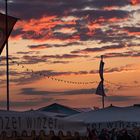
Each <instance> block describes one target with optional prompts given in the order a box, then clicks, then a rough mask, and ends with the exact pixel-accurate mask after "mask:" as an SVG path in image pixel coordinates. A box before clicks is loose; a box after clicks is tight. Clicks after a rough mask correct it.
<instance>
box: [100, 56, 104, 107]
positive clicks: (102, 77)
mask: <svg viewBox="0 0 140 140" xmlns="http://www.w3.org/2000/svg"><path fill="white" fill-rule="evenodd" d="M101 62H102V65H103V66H102V75H101V81H102V86H103V87H102V90H103V92H104V76H103V67H104V62H103V55H101ZM104 97H105V95H104V93H103V94H102V107H103V108H104V106H105V98H104Z"/></svg>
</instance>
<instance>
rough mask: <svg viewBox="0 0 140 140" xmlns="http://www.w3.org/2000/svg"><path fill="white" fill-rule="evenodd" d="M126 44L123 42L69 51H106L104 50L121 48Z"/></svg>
mask: <svg viewBox="0 0 140 140" xmlns="http://www.w3.org/2000/svg"><path fill="white" fill-rule="evenodd" d="M125 47H126V46H125V45H124V44H120V45H110V46H103V47H101V48H96V47H95V48H86V49H84V50H78V51H72V52H71V53H90V52H95V53H96V52H100V51H106V50H114V49H122V48H125Z"/></svg>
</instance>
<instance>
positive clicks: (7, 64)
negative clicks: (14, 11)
mask: <svg viewBox="0 0 140 140" xmlns="http://www.w3.org/2000/svg"><path fill="white" fill-rule="evenodd" d="M5 13H6V19H5V22H6V38H7V40H6V70H7V71H6V75H7V111H9V47H8V3H7V0H5Z"/></svg>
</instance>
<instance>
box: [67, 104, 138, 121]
mask: <svg viewBox="0 0 140 140" xmlns="http://www.w3.org/2000/svg"><path fill="white" fill-rule="evenodd" d="M66 119H67V120H73V121H83V122H85V123H97V122H115V121H125V122H140V107H136V106H130V107H115V106H111V107H107V108H105V109H99V110H96V111H89V112H84V113H80V114H76V115H72V116H70V117H67V118H66Z"/></svg>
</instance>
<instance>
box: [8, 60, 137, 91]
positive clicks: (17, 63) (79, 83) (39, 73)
mask: <svg viewBox="0 0 140 140" xmlns="http://www.w3.org/2000/svg"><path fill="white" fill-rule="evenodd" d="M9 59H10V60H11V62H12V63H13V64H16V65H17V66H20V67H21V68H24V69H25V70H26V71H27V72H31V73H32V74H34V75H37V76H43V77H45V78H48V79H51V80H53V81H57V82H63V83H67V84H78V85H89V84H98V83H99V82H98V81H87V82H77V81H70V80H63V79H59V78H56V77H54V76H48V74H45V73H41V72H34V70H33V69H29V68H27V67H26V66H24V65H23V64H20V63H19V62H17V61H15V60H13V59H12V58H9ZM105 83H106V85H112V86H114V87H116V88H117V89H118V88H119V87H123V88H130V87H140V85H138V84H136V85H135V86H134V85H128V84H125V83H123V85H122V84H118V83H113V82H110V81H108V80H105Z"/></svg>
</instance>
